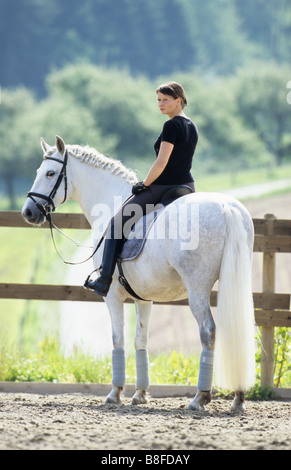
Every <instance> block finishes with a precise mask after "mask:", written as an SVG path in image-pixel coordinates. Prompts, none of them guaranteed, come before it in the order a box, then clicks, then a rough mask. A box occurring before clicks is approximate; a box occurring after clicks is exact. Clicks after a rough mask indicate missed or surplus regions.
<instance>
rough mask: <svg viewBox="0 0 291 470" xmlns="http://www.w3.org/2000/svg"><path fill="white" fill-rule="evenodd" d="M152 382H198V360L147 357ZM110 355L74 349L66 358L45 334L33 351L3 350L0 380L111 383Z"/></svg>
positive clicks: (130, 370)
mask: <svg viewBox="0 0 291 470" xmlns="http://www.w3.org/2000/svg"><path fill="white" fill-rule="evenodd" d="M149 369H150V377H151V383H152V384H160V383H164V384H187V385H194V384H196V383H197V377H198V370H199V360H198V359H197V357H195V356H191V357H184V356H183V355H182V353H177V352H173V353H172V354H171V355H160V356H157V357H154V358H153V357H150V365H149ZM126 372H127V382H128V383H135V357H134V355H132V354H131V355H129V357H128V358H127V369H126ZM111 374H112V372H111V357H110V358H109V357H108V358H102V359H96V358H95V357H93V356H91V355H89V354H84V353H83V352H82V350H80V349H78V350H75V351H74V353H73V354H72V355H70V356H68V357H66V356H65V355H64V354H63V352H62V350H61V346H60V344H59V342H58V340H57V339H56V338H52V337H48V336H47V337H46V338H45V339H44V340H43V341H40V342H39V345H38V350H37V351H36V353H34V354H29V355H23V354H21V353H20V352H16V351H14V353H11V351H9V352H8V351H6V350H5V348H2V350H1V355H0V381H16V382H23V381H25V382H54V383H111V380H112V375H111Z"/></svg>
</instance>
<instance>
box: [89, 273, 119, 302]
mask: <svg viewBox="0 0 291 470" xmlns="http://www.w3.org/2000/svg"><path fill="white" fill-rule="evenodd" d="M89 278H90V276H88V277H87V279H86V281H85V283H84V287H85V288H86V289H90V290H93V291H94V292H95V294H98V295H101V297H105V296H106V295H107V294H108V291H109V289H110V286H111V282H112V278H109V277H108V278H106V277H105V276H102V275H101V276H99V277H98V278H97V279H96V280H95V281H90V280H89Z"/></svg>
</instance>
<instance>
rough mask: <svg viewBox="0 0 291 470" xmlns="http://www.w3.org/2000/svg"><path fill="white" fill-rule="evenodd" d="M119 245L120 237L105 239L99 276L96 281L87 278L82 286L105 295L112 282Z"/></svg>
mask: <svg viewBox="0 0 291 470" xmlns="http://www.w3.org/2000/svg"><path fill="white" fill-rule="evenodd" d="M121 247H122V239H114V238H107V239H106V240H105V246H104V252H103V258H102V265H101V268H100V276H99V277H98V278H97V279H96V281H89V280H88V279H87V280H86V282H85V284H84V287H86V288H87V289H92V290H94V292H95V293H96V294H98V295H101V296H102V297H106V295H107V294H108V291H109V288H110V285H111V282H112V276H113V273H114V270H115V266H116V262H117V258H118V255H119V253H120V249H121Z"/></svg>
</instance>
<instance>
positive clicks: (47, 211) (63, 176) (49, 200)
mask: <svg viewBox="0 0 291 470" xmlns="http://www.w3.org/2000/svg"><path fill="white" fill-rule="evenodd" d="M45 159H46V160H54V161H55V162H58V163H61V165H62V168H61V171H60V173H59V176H58V178H57V181H56V182H55V185H54V187H53V189H52V190H51V192H50V194H49V195H48V196H47V195H46V194H41V193H36V192H34V191H29V192H28V193H27V197H29V198H30V199H31V200H32V201H33V202H34V204H35V205H36V207H37V208H38V209H39V210H40V211H41V213H42V214H43V215H44V217H45V218H46V220H47V221H48V223H49V226H50V231H51V238H52V241H53V244H54V247H55V250H56V252H57V254H58V255H59V257H60V258H61V259H62V260H63V262H64V263H66V264H71V265H76V264H82V263H85V262H86V261H88V260H89V259H91V258H92V257H93V256H94V255H95V253H96V251H97V250H98V249H99V247H100V246H101V243H102V242H103V240H104V236H102V238H101V239H100V240H99V242H98V245H97V246H96V248H95V250H94V251H93V253H92V254H91V255H90V256H89V257H88V258H86V259H85V260H84V261H80V262H76V263H72V262H69V261H66V260H64V258H63V257H62V256H61V254H60V253H59V251H58V249H57V247H56V244H55V240H54V235H53V228H55V229H56V230H58V232H60V233H62V235H64V236H65V237H67V238H69V239H70V240H71V241H73V242H74V243H76V245H78V246H85V245H81V243H80V242H78V241H76V240H74V239H73V238H71V237H69V236H68V235H66V234H65V233H64V232H62V231H61V230H60V229H59V228H58V227H57V226H56V225H55V224H54V223H53V221H52V217H51V213H52V212H54V211H55V210H56V207H55V204H54V200H53V199H54V197H55V195H56V193H57V190H58V189H59V187H60V185H61V183H62V181H63V180H64V184H65V188H64V190H65V194H64V199H63V201H62V202H61V204H63V203H64V202H65V201H66V199H67V192H68V181H67V163H68V151H67V150H66V152H65V156H64V160H61V159H59V158H55V157H46V158H45ZM35 197H37V198H40V199H43V200H44V201H46V204H41V203H40V202H38V201H37V200H36V199H35ZM86 248H92V247H88V246H87V247H86Z"/></svg>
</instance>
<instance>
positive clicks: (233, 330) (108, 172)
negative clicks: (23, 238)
mask: <svg viewBox="0 0 291 470" xmlns="http://www.w3.org/2000/svg"><path fill="white" fill-rule="evenodd" d="M41 145H42V148H43V152H44V156H43V162H42V163H41V166H40V168H39V169H38V171H37V176H36V179H35V181H34V184H33V186H32V188H31V191H30V192H29V194H28V198H27V200H26V202H25V204H24V207H23V210H22V214H23V216H24V218H25V219H26V221H27V222H29V223H31V224H36V225H39V224H42V223H43V222H44V221H45V219H46V216H47V215H48V214H50V212H52V211H54V210H55V208H57V207H58V206H59V205H60V204H61V203H63V202H65V201H66V200H67V199H70V198H73V199H75V200H77V201H78V202H79V204H80V207H81V208H82V210H83V212H84V214H85V216H86V218H87V219H88V221H89V223H90V224H91V226H92V229H93V234H94V242H95V244H96V245H97V244H98V241H100V239H101V236H102V234H103V232H104V228H106V224H108V223H109V220H110V218H111V217H112V215H113V214H114V213H115V212H116V211H117V210H118V209H119V208H120V205H121V204H122V203H123V202H124V201H125V200H126V199H127V198H128V197H129V196H130V194H131V188H132V185H133V184H134V183H136V182H137V178H136V175H135V173H134V172H132V171H131V170H128V169H127V168H126V167H124V166H123V165H122V164H121V163H120V162H118V161H116V160H113V159H110V158H107V157H105V156H104V155H102V154H100V153H98V152H97V151H96V150H95V149H92V148H89V147H81V146H78V145H65V143H64V141H63V140H62V139H61V138H60V137H58V136H57V137H56V144H55V146H50V145H48V144H46V143H45V142H44V141H43V140H42V141H41ZM101 213H102V214H101ZM101 219H102V220H101ZM101 222H102V223H101ZM139 223H142V220H140V222H137V224H136V229H137V228H138V224H139ZM146 237H147V239H146V242H145V243H144V246H143V249H142V251H141V252H140V253H139V255H138V256H137V257H135V258H134V259H132V260H127V261H123V262H122V270H123V274H124V277H125V278H126V280H127V281H128V283H129V285H130V286H131V288H132V289H133V290H134V292H135V294H136V295H137V296H139V297H140V299H138V298H136V297H135V296H133V295H130V294H129V293H128V292H127V290H126V289H125V288H124V286H123V285H122V284H121V283H120V282H119V273H118V270H117V269H116V272H115V274H114V279H113V283H112V285H111V288H110V291H109V293H108V295H107V297H106V298H105V302H106V304H107V306H108V309H109V312H110V316H111V323H112V341H113V350H112V385H113V386H112V390H111V392H110V394H109V395H108V397H107V402H113V403H119V402H120V400H121V398H120V395H121V392H122V390H123V388H124V386H125V377H126V360H125V349H124V347H125V344H124V312H123V305H124V301H125V300H126V299H127V298H128V297H131V298H132V299H133V300H134V302H135V307H136V332H135V340H134V344H135V349H136V392H135V394H134V396H133V399H132V403H134V404H143V403H146V402H147V396H146V394H147V389H148V388H149V385H150V382H149V370H148V369H149V364H148V346H147V343H148V333H149V322H150V314H151V306H152V302H153V301H156V302H170V301H177V300H181V299H187V298H188V299H189V306H190V309H191V312H192V314H193V315H194V317H195V318H196V320H197V323H198V326H199V332H200V339H201V345H202V352H201V356H200V367H199V378H198V384H197V393H196V395H195V397H194V399H193V400H192V401H191V402H190V404H189V408H190V409H194V410H200V409H204V405H206V404H207V403H208V402H209V401H210V400H211V389H212V384H213V376H214V381H215V384H216V386H217V387H220V388H222V389H226V390H233V391H235V398H234V400H233V403H232V409H233V410H241V409H244V406H245V405H244V395H245V392H246V391H247V390H248V389H249V388H250V387H251V386H252V385H253V383H254V379H255V331H254V328H255V322H254V309H253V298H252V286H251V259H252V250H253V238H254V232H253V223H252V220H251V217H250V215H249V213H248V212H247V210H246V209H245V207H244V206H243V205H242V204H241V203H240V202H238V201H237V200H235V199H233V198H230V197H228V196H225V195H222V194H218V193H199V192H198V193H193V194H189V195H186V196H183V197H180V198H179V199H177V200H175V201H174V202H172V203H171V204H169V205H168V206H167V207H165V208H164V209H161V211H160V214H159V215H158V217H157V218H156V220H155V221H154V222H153V223H152V224H151V225H150V226H149V228H148V231H147V234H146ZM101 256H102V244H101V245H100V249H99V250H97V252H96V253H95V254H94V265H95V267H96V268H98V266H99V265H100V262H101ZM217 280H219V292H218V301H217V315H216V319H215V322H214V319H213V316H212V314H211V310H210V293H211V290H212V288H213V285H214V283H215V282H216V281H217ZM182 327H183V326H182ZM160 334H161V338H162V335H163V332H162V331H161V332H160ZM96 341H98V337H96Z"/></svg>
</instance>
